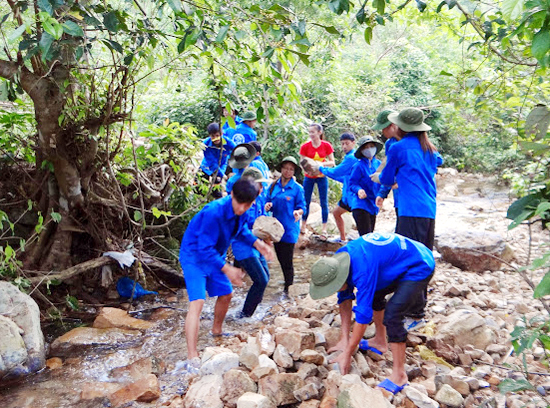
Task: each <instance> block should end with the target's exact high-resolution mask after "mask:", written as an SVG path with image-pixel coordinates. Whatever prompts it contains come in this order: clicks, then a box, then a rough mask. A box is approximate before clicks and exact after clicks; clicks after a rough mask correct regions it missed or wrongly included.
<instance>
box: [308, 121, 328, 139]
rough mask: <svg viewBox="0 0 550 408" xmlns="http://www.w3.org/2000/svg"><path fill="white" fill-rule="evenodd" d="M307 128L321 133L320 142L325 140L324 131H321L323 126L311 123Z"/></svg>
mask: <svg viewBox="0 0 550 408" xmlns="http://www.w3.org/2000/svg"><path fill="white" fill-rule="evenodd" d="M308 127H314V128H315V129H317V131H318V132H321V140H325V131H324V129H323V125H321V124H320V123H312V124H311V125H309V126H308Z"/></svg>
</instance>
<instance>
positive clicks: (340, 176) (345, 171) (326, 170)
mask: <svg viewBox="0 0 550 408" xmlns="http://www.w3.org/2000/svg"><path fill="white" fill-rule="evenodd" d="M356 161H357V159H356V158H355V157H354V156H353V154H348V155H346V157H344V160H342V163H340V164H339V165H338V166H336V167H332V168H331V167H325V166H320V167H319V172H320V173H322V174H324V175H325V176H327V177H330V178H331V179H334V180H336V181H339V182H340V183H343V182H344V179H345V178H346V177H349V175H350V172H351V169H352V168H353V165H354V164H355V163H356Z"/></svg>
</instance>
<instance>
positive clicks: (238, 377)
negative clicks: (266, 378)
mask: <svg viewBox="0 0 550 408" xmlns="http://www.w3.org/2000/svg"><path fill="white" fill-rule="evenodd" d="M256 391H257V386H256V383H255V382H254V381H252V379H251V378H250V376H249V375H248V374H247V373H245V372H244V371H240V370H237V369H232V370H229V371H228V372H226V373H225V374H224V375H223V385H222V389H221V391H220V398H221V399H222V401H223V402H225V406H226V407H229V408H235V407H236V406H237V399H238V398H239V397H240V396H241V395H243V394H244V393H246V392H256Z"/></svg>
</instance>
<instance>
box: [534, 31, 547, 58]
mask: <svg viewBox="0 0 550 408" xmlns="http://www.w3.org/2000/svg"><path fill="white" fill-rule="evenodd" d="M548 50H550V31H549V30H548V27H544V28H542V29H540V30H539V32H538V33H536V34H535V36H534V37H533V42H532V43H531V54H533V57H535V58H536V59H538V60H539V61H541V60H542V59H543V58H544V56H545V55H546V53H547V52H548Z"/></svg>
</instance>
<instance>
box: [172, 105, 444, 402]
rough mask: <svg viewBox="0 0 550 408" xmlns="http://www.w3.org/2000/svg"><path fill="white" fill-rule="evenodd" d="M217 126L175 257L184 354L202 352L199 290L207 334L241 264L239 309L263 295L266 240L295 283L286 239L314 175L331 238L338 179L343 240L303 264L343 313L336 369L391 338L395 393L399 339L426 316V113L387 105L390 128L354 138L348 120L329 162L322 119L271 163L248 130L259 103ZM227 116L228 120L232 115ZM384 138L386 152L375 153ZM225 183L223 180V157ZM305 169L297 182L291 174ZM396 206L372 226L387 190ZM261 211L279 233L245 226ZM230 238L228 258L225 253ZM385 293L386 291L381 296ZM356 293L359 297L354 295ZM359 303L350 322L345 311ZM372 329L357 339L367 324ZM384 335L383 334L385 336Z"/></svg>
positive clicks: (429, 147)
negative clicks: (207, 189) (210, 307)
mask: <svg viewBox="0 0 550 408" xmlns="http://www.w3.org/2000/svg"><path fill="white" fill-rule="evenodd" d="M227 117H230V120H229V121H228V123H226V124H225V125H224V127H223V128H220V126H219V125H218V124H217V123H212V124H210V125H209V126H208V128H207V130H208V134H209V137H208V138H207V139H206V140H205V141H204V159H203V162H202V164H201V171H202V177H205V178H208V179H209V180H210V181H211V183H212V184H213V185H216V186H217V188H216V190H217V191H213V193H215V197H220V198H218V199H217V200H215V201H212V202H210V203H209V204H207V205H206V206H204V208H203V209H202V210H201V211H200V212H199V213H198V214H197V215H196V216H195V217H194V218H193V219H192V220H191V222H190V224H189V226H188V228H187V230H186V232H185V235H184V237H183V241H182V244H181V249H180V263H181V266H182V269H183V274H184V278H185V282H186V287H187V292H188V295H189V302H190V304H189V310H188V313H187V318H186V323H185V334H186V340H187V350H188V358H189V359H193V358H195V357H198V350H197V342H198V334H199V322H200V315H201V311H202V308H203V305H204V301H205V298H206V292H208V295H209V296H211V297H217V300H216V304H215V309H214V322H213V325H212V335H213V336H222V335H224V332H223V330H222V325H223V322H224V319H225V316H226V314H227V311H228V308H229V304H230V301H231V296H232V284H233V285H238V286H240V285H241V284H242V279H243V277H244V276H245V273H246V274H248V275H249V277H250V278H251V280H252V282H253V284H252V286H251V288H250V289H249V291H248V294H247V297H246V300H245V302H244V305H243V308H242V311H241V312H240V314H239V317H249V316H252V315H253V314H254V312H255V310H256V308H257V306H258V305H259V303H260V302H261V301H262V298H263V294H264V291H265V288H266V286H267V283H268V281H269V268H268V262H267V261H271V260H273V253H272V247H273V248H274V249H275V253H276V255H277V259H278V261H279V263H280V265H281V269H282V272H283V276H284V288H283V291H284V292H287V291H288V288H289V287H290V286H291V285H292V284H293V279H294V266H293V254H294V246H295V244H296V242H297V241H298V238H299V236H300V233H301V232H304V228H305V226H306V222H307V218H308V213H309V206H310V202H311V196H312V193H313V190H314V187H315V185H317V189H318V197H319V201H320V203H321V211H322V234H321V235H319V238H320V239H322V240H326V239H327V221H328V215H329V205H328V189H329V185H328V180H327V178H332V179H334V180H336V181H338V182H341V183H342V197H341V199H340V201H339V202H338V204H337V205H336V207H335V208H334V210H333V215H334V218H335V221H336V225H337V227H338V230H339V237H337V238H334V239H332V241H336V242H341V243H342V244H346V245H345V246H342V247H341V248H340V249H339V250H338V251H337V252H336V254H335V255H334V256H332V257H322V258H321V259H319V260H318V261H317V262H316V263H315V264H314V265H313V267H312V268H311V279H310V295H311V297H312V298H313V299H320V298H324V297H327V296H330V295H333V294H335V293H337V298H338V304H339V310H340V314H341V322H342V323H341V337H340V340H339V342H338V344H337V345H336V346H334V347H332V348H331V349H329V350H328V352H333V351H340V354H338V355H337V357H335V358H334V359H333V361H334V362H336V363H338V364H339V367H340V370H341V371H342V373H343V374H346V373H347V372H349V369H350V363H351V358H352V356H353V354H354V353H355V352H356V351H357V349H358V348H359V349H361V350H364V351H368V352H374V353H377V354H383V353H385V352H387V351H388V348H389V349H390V350H391V352H392V355H393V371H392V373H391V375H390V376H389V377H388V378H387V379H385V380H384V381H382V382H381V383H380V384H379V385H378V386H379V387H381V388H384V389H386V390H388V391H389V392H392V393H397V392H399V391H401V390H402V389H403V387H404V386H405V385H407V383H408V378H407V374H406V372H405V348H406V347H405V346H406V339H407V333H408V331H409V330H412V329H415V328H419V327H421V326H422V325H423V324H424V320H423V317H424V309H425V306H426V296H427V287H428V283H429V281H430V279H431V278H432V276H433V273H434V268H435V262H434V257H433V254H432V250H433V244H434V228H435V213H436V184H435V174H436V172H437V168H438V166H440V165H441V164H442V163H443V160H442V158H441V156H440V155H439V153H438V152H437V149H436V148H435V146H434V145H433V144H432V143H431V142H430V140H429V138H428V135H427V131H429V130H430V129H431V128H430V126H428V125H427V124H426V123H424V114H423V112H422V111H421V110H419V109H417V108H406V109H403V110H401V111H400V112H395V111H391V110H384V111H382V112H380V114H379V115H378V116H377V118H376V124H375V125H374V126H373V127H372V129H373V130H375V131H380V132H381V133H382V135H383V136H384V138H385V139H386V142H385V145H383V144H382V143H381V142H379V141H378V140H376V139H375V138H374V137H371V136H365V137H362V138H360V139H358V140H356V137H355V136H354V135H353V134H352V133H349V132H345V133H342V135H341V136H340V143H341V148H342V151H343V154H344V158H343V160H342V161H341V163H340V164H338V165H336V163H335V158H334V149H333V147H332V145H331V144H330V143H329V142H328V141H326V140H323V137H324V132H323V127H322V125H320V124H317V123H314V124H311V125H310V126H309V127H308V133H309V139H310V140H309V141H307V142H306V143H304V144H303V145H302V146H301V147H300V152H299V155H300V162H298V160H296V158H295V157H293V156H290V155H289V156H287V157H285V158H284V159H283V160H282V161H281V162H280V163H279V164H278V165H277V166H276V168H275V169H276V170H277V173H278V174H280V176H279V177H278V178H277V179H276V180H275V181H271V173H270V170H269V168H268V166H267V165H266V163H265V162H264V161H263V159H262V158H261V145H260V143H258V141H257V135H256V133H255V131H254V126H255V124H256V115H255V113H254V112H245V113H244V114H243V115H242V116H241V117H239V116H236V115H235V114H234V113H233V114H231V115H227ZM229 122H231V123H230V124H229ZM383 148H385V156H386V157H385V160H384V162H381V161H380V160H379V159H377V158H376V155H377V154H378V153H379V152H380V151H381V150H382V149H383ZM228 165H229V166H230V167H231V169H232V176H231V177H230V178H229V179H228V180H227V183H226V186H225V187H226V192H227V195H226V196H225V197H222V195H223V194H222V192H221V184H222V180H223V178H224V175H225V173H226V169H227V166H228ZM302 170H303V171H304V176H305V177H304V181H303V186H302V185H300V184H299V183H298V181H297V180H296V177H295V176H296V175H297V174H299V173H301V172H302ZM390 191H392V192H393V197H394V205H395V212H396V218H397V222H396V227H395V233H378V232H376V233H375V232H373V231H374V229H375V224H376V215H377V214H378V211H379V208H381V206H382V204H383V202H384V199H385V198H386V197H387V196H388V194H389V192H390ZM345 212H351V213H352V215H353V218H354V219H355V222H356V225H357V230H358V232H359V235H360V237H359V238H358V239H355V240H350V241H348V238H347V236H346V232H345V225H344V220H343V218H342V215H343V214H344V213H345ZM262 215H271V216H273V217H275V218H276V219H277V220H278V221H279V222H280V223H281V224H282V226H283V228H284V234H283V236H282V238H281V239H280V241H279V242H275V243H273V245H271V243H270V242H264V241H263V240H261V239H259V238H257V237H256V236H255V235H254V234H253V233H252V228H253V225H254V221H255V220H256V219H257V218H258V217H259V216H262ZM230 246H231V247H232V252H233V255H234V258H235V261H234V263H233V264H231V263H229V262H228V261H227V260H226V255H227V250H228V249H229V247H230ZM389 294H393V296H392V297H391V298H390V299H389V300H388V301H386V296H387V295H389ZM354 301H355V306H353V302H354ZM353 314H354V315H355V318H354V321H355V322H354V324H353V326H352V320H353V319H352V315H353ZM371 323H374V325H375V328H376V334H375V336H374V337H373V338H372V339H369V340H364V339H363V335H364V333H365V330H366V328H367V326H368V325H369V324H371ZM388 343H389V344H388Z"/></svg>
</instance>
